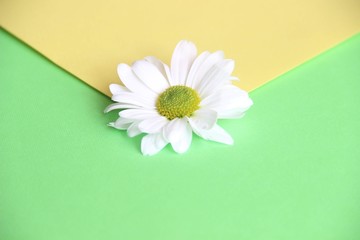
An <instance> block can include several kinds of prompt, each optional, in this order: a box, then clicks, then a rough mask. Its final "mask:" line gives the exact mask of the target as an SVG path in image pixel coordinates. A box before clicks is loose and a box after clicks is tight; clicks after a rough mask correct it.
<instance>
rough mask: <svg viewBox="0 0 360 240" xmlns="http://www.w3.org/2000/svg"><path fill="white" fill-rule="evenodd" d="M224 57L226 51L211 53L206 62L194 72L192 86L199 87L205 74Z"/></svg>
mask: <svg viewBox="0 0 360 240" xmlns="http://www.w3.org/2000/svg"><path fill="white" fill-rule="evenodd" d="M223 59H224V52H223V51H217V52H214V53H212V54H210V55H209V56H208V57H207V58H206V59H205V60H204V62H203V63H202V64H201V66H200V67H199V69H198V70H197V71H196V73H194V77H193V83H192V88H194V89H197V88H198V86H200V85H201V82H202V79H203V77H204V76H205V74H206V73H207V72H208V71H209V70H210V69H211V68H212V67H213V66H214V65H215V64H217V63H218V62H220V61H222V60H223Z"/></svg>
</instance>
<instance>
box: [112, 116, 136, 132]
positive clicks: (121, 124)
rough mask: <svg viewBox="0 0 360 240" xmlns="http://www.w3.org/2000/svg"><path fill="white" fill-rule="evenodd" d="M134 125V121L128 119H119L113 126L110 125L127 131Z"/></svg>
mask: <svg viewBox="0 0 360 240" xmlns="http://www.w3.org/2000/svg"><path fill="white" fill-rule="evenodd" d="M132 123H133V120H130V119H126V118H118V119H117V120H116V121H115V122H114V123H113V124H111V125H109V126H111V127H114V128H117V129H121V130H126V129H128V127H130V125H131V124H132Z"/></svg>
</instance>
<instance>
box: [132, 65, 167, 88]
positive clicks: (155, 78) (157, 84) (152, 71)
mask: <svg viewBox="0 0 360 240" xmlns="http://www.w3.org/2000/svg"><path fill="white" fill-rule="evenodd" d="M132 69H133V71H134V73H135V74H136V75H137V76H138V77H139V78H140V79H141V81H142V82H143V83H144V84H146V86H148V87H149V88H150V89H151V90H153V91H154V92H156V93H162V92H163V91H164V90H165V89H166V88H168V87H169V86H170V85H169V82H168V81H167V80H166V79H165V77H164V75H163V74H162V73H161V72H160V71H159V70H158V68H157V67H156V66H155V65H153V64H152V63H150V62H148V61H146V60H139V61H136V62H135V63H134V64H133V65H132Z"/></svg>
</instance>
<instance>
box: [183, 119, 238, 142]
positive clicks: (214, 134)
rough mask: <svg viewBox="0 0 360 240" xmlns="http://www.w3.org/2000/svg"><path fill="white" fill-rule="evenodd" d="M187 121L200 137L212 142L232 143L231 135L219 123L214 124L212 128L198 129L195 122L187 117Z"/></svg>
mask: <svg viewBox="0 0 360 240" xmlns="http://www.w3.org/2000/svg"><path fill="white" fill-rule="evenodd" d="M189 123H190V125H191V127H192V129H193V131H194V132H195V133H196V134H197V135H198V136H200V137H202V138H204V139H206V140H211V141H214V142H219V143H224V144H228V145H232V144H234V140H233V139H232V137H231V136H230V135H229V134H228V133H227V132H226V131H225V130H224V129H223V128H221V127H220V126H219V125H217V124H215V125H214V127H213V128H211V129H209V130H205V129H200V128H198V127H197V125H196V123H194V122H193V121H192V119H189Z"/></svg>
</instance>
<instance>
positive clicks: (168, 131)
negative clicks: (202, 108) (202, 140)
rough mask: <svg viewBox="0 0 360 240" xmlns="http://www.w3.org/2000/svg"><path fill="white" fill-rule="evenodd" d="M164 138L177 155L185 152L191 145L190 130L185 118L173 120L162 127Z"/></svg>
mask: <svg viewBox="0 0 360 240" xmlns="http://www.w3.org/2000/svg"><path fill="white" fill-rule="evenodd" d="M164 138H165V140H167V141H168V142H170V143H171V146H172V148H173V149H174V151H175V152H177V153H184V152H186V151H187V150H188V149H189V147H190V144H191V140H192V129H191V127H190V125H189V123H188V122H187V119H186V118H175V119H174V120H172V121H171V122H169V123H168V124H167V125H166V126H165V127H164Z"/></svg>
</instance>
